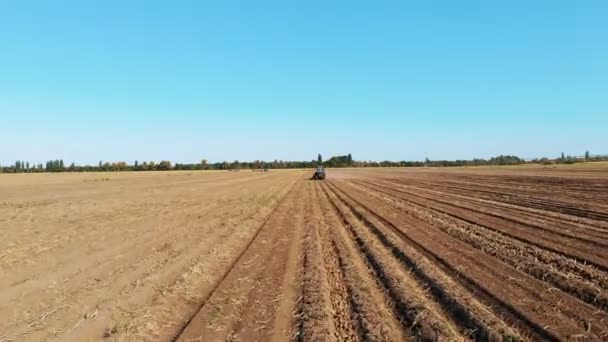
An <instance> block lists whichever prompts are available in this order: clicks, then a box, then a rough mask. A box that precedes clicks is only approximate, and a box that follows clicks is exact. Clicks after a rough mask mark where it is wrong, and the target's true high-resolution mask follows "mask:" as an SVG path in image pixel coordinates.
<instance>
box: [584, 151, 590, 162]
mask: <svg viewBox="0 0 608 342" xmlns="http://www.w3.org/2000/svg"><path fill="white" fill-rule="evenodd" d="M589 159H591V156H590V154H589V150H587V151H585V160H589Z"/></svg>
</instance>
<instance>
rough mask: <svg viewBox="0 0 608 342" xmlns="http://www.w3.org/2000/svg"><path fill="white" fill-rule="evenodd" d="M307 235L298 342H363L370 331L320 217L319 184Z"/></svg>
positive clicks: (309, 207)
mask: <svg viewBox="0 0 608 342" xmlns="http://www.w3.org/2000/svg"><path fill="white" fill-rule="evenodd" d="M308 193H309V196H308V197H307V198H306V200H307V210H306V217H307V222H306V227H305V231H306V236H305V241H304V248H303V253H304V254H303V260H302V268H301V269H302V272H301V278H300V281H301V284H302V287H301V290H300V291H301V292H300V300H299V301H298V306H297V311H296V313H295V315H294V316H295V320H294V327H295V331H294V334H293V340H294V341H315V340H323V341H362V340H366V338H365V334H366V329H365V328H364V327H363V323H362V321H361V319H360V316H359V315H358V312H357V310H358V308H359V305H358V303H357V302H356V301H355V299H354V297H353V293H352V288H351V286H350V285H349V283H348V282H347V280H345V272H344V262H343V260H342V258H341V257H340V255H339V254H338V252H337V248H336V246H335V244H334V243H333V241H330V240H328V239H327V234H326V232H327V230H328V229H329V227H328V226H327V223H326V221H325V220H324V218H323V216H322V215H320V208H319V201H318V190H317V188H316V185H313V184H310V186H309V187H308Z"/></svg>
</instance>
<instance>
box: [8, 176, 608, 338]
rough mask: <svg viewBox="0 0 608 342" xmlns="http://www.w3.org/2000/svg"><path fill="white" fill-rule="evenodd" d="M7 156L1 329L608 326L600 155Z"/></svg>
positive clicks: (363, 333)
mask: <svg viewBox="0 0 608 342" xmlns="http://www.w3.org/2000/svg"><path fill="white" fill-rule="evenodd" d="M310 173H311V171H308V170H307V171H272V172H268V173H254V172H240V173H221V172H215V173H213V172H211V173H208V172H190V173H188V172H168V173H143V174H142V173H124V174H123V173H118V174H75V175H69V174H62V175H52V174H51V175H49V174H45V175H0V195H1V197H0V232H1V234H2V236H3V239H1V240H0V341H3V342H4V341H11V340H74V341H82V340H107V341H114V340H123V341H134V340H136V341H156V340H162V341H218V340H219V341H224V340H227V341H287V340H291V341H403V340H412V341H437V340H441V341H465V340H478V341H486V340H489V341H503V340H504V341H517V340H519V341H522V340H523V341H538V340H546V341H567V340H572V341H577V340H580V341H602V340H608V168H604V167H600V168H570V169H569V168H558V169H543V168H539V169H523V168H493V169H490V168H488V169H476V168H470V169H465V168H463V169H436V170H428V169H376V170H371V169H365V170H363V169H361V170H357V169H343V170H337V169H336V170H328V172H327V180H325V181H311V180H308V179H307V178H308V177H309V176H310Z"/></svg>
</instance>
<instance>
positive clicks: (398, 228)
mask: <svg viewBox="0 0 608 342" xmlns="http://www.w3.org/2000/svg"><path fill="white" fill-rule="evenodd" d="M342 193H343V194H344V195H345V196H346V197H348V198H349V199H350V200H352V201H353V203H356V204H357V206H359V207H361V208H363V209H365V211H366V213H368V214H370V215H373V216H374V217H375V218H377V219H378V220H380V221H381V222H383V223H384V224H386V225H388V226H390V227H392V229H393V230H394V231H395V232H396V233H397V234H400V236H401V237H402V238H403V239H405V240H407V241H408V242H410V243H412V244H413V245H414V246H416V247H417V248H418V249H419V251H421V252H422V253H423V254H425V255H426V256H427V257H429V258H432V259H433V261H434V262H436V264H437V265H438V266H440V267H442V268H443V269H444V270H446V271H447V272H450V273H451V274H452V275H453V277H455V278H458V280H459V282H460V283H461V284H463V285H465V286H467V288H468V289H469V290H470V291H472V292H474V293H475V294H476V295H477V296H478V297H479V298H480V299H482V300H484V301H485V302H486V303H487V305H490V306H492V307H493V310H494V311H495V312H496V313H499V314H501V315H502V316H503V317H504V318H505V319H506V320H507V321H509V324H512V325H513V326H515V327H517V328H518V329H520V330H521V331H522V332H524V334H526V333H527V334H530V335H531V336H536V337H537V338H541V339H545V340H559V339H560V338H566V337H568V338H570V337H572V336H574V335H578V334H583V335H582V336H592V337H593V336H594V337H596V338H597V337H599V336H604V335H605V334H606V332H607V329H608V328H604V326H605V322H606V317H605V316H606V315H605V314H602V313H598V312H596V311H595V310H594V309H593V308H592V307H588V306H586V304H584V303H583V302H580V301H577V300H575V299H573V298H572V297H568V296H564V295H563V293H561V294H560V293H555V292H552V291H550V289H549V288H547V287H546V286H545V285H543V283H541V282H538V281H537V280H536V279H534V278H531V277H529V276H528V275H527V274H525V273H522V272H520V271H517V270H515V269H513V268H511V267H509V266H507V265H505V264H503V263H501V262H497V261H496V260H495V259H494V260H488V259H484V258H483V257H482V255H483V254H481V253H480V252H479V251H477V250H475V249H472V248H470V246H468V245H466V244H463V243H462V242H460V241H458V240H456V239H454V238H452V237H450V236H449V235H447V234H444V233H441V232H435V231H432V230H426V229H421V228H422V227H424V226H425V224H424V222H421V221H419V220H415V219H412V218H407V217H400V216H399V215H396V213H394V212H393V211H392V210H391V209H389V208H387V207H386V205H385V204H383V203H382V202H379V201H371V200H370V199H369V198H368V196H361V194H359V193H358V191H356V190H353V189H351V188H349V190H348V194H346V193H345V192H344V191H342ZM370 206H371V207H373V209H371V208H370ZM393 222H394V223H393ZM452 250H457V251H458V253H453V252H451V251H452ZM465 269H466V273H465ZM503 284H510V286H508V287H505V286H503ZM543 304H546V306H544V309H541V305H543ZM547 310H549V311H550V312H551V314H550V315H547ZM505 314H506V316H505ZM588 330H589V331H588Z"/></svg>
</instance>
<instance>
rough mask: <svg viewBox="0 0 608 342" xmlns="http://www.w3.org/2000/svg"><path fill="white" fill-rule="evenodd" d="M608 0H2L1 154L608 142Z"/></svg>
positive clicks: (137, 154) (292, 154)
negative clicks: (241, 0) (411, 0)
mask: <svg viewBox="0 0 608 342" xmlns="http://www.w3.org/2000/svg"><path fill="white" fill-rule="evenodd" d="M606 18H608V2H606V1H503V2H498V1H424V2H422V1H418V2H407V1H395V2H382V1H367V2H363V1H330V2H328V1H306V2H304V1H255V2H254V1H243V2H237V1H174V2H170V1H164V2H160V1H60V0H58V1H27V0H23V1H22V0H20V1H16V0H15V1H10V0H9V1H2V2H0V163H2V164H4V165H6V164H8V163H13V162H14V161H15V160H17V159H21V160H29V161H33V162H44V161H46V160H47V159H55V158H63V159H64V160H65V161H66V162H71V161H75V162H76V163H93V164H96V163H97V162H98V161H99V160H107V161H115V160H125V161H128V162H132V161H134V160H139V161H142V160H161V159H169V160H172V161H178V162H187V161H192V162H194V161H197V160H200V159H201V158H207V159H209V160H211V161H221V160H234V159H238V160H253V159H266V160H271V159H284V160H308V159H313V158H314V157H315V156H316V154H317V153H319V152H320V153H322V154H323V155H324V156H326V157H329V156H331V155H335V154H343V153H348V152H350V153H352V154H353V158H355V159H357V160H384V159H391V160H403V159H405V160H421V159H424V158H425V157H428V158H430V159H461V158H467V159H468V158H475V157H481V158H487V157H490V156H493V155H498V154H517V155H520V156H522V157H536V156H558V155H559V153H560V152H562V151H563V152H565V153H566V154H577V155H581V154H583V153H584V151H585V150H587V149H589V150H590V151H591V152H592V153H608V134H606V131H607V129H606V127H608V110H607V109H608V20H606Z"/></svg>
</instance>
